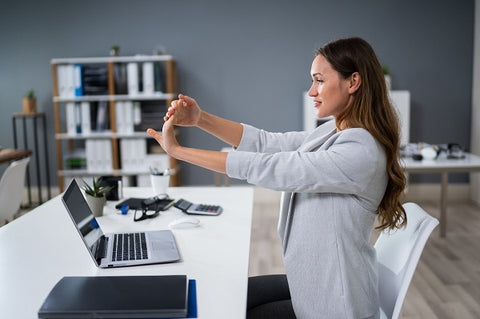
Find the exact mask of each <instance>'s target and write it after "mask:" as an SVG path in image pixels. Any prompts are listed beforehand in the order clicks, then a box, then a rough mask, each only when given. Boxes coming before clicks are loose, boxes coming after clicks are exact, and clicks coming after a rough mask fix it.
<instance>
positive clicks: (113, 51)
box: [110, 44, 120, 56]
mask: <svg viewBox="0 0 480 319" xmlns="http://www.w3.org/2000/svg"><path fill="white" fill-rule="evenodd" d="M119 53H120V46H119V45H118V44H113V45H112V46H111V47H110V55H111V56H118V54H119Z"/></svg>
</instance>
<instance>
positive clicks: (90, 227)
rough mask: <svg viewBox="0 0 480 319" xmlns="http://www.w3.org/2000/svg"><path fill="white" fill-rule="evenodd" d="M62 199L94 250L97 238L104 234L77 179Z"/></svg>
mask: <svg viewBox="0 0 480 319" xmlns="http://www.w3.org/2000/svg"><path fill="white" fill-rule="evenodd" d="M62 200H63V203H64V204H65V207H66V208H67V211H68V213H69V214H70V216H71V218H72V220H73V222H74V224H75V226H76V227H77V229H78V231H79V233H80V234H81V235H82V238H83V240H84V241H85V243H86V244H87V246H88V248H89V249H90V250H92V248H93V246H94V244H95V243H96V242H97V240H98V239H99V238H100V237H102V236H103V232H102V230H101V229H100V227H99V226H98V223H97V221H96V220H95V217H94V216H93V213H92V211H91V210H90V207H89V206H88V204H87V201H86V200H85V198H84V197H83V194H82V191H81V190H80V187H78V184H77V182H76V181H75V180H73V181H72V182H71V183H70V185H69V186H68V188H67V190H66V191H65V193H64V195H63V196H62ZM92 253H94V252H92Z"/></svg>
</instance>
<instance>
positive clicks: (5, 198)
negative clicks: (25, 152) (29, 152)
mask: <svg viewBox="0 0 480 319" xmlns="http://www.w3.org/2000/svg"><path fill="white" fill-rule="evenodd" d="M29 161H30V157H27V158H23V159H21V160H18V161H14V162H11V163H10V165H8V167H7V168H6V169H5V172H4V173H3V175H2V179H0V226H2V225H3V224H4V223H5V221H7V222H8V221H11V219H13V217H14V216H15V214H16V213H17V212H18V209H19V208H20V203H21V201H22V195H23V188H24V186H25V172H26V171H27V165H28V162H29Z"/></svg>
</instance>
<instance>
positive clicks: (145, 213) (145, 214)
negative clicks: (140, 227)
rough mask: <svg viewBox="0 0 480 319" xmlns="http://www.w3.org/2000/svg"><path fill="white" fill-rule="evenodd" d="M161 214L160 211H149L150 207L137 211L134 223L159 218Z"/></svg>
mask: <svg viewBox="0 0 480 319" xmlns="http://www.w3.org/2000/svg"><path fill="white" fill-rule="evenodd" d="M159 213H160V210H154V211H153V210H148V207H145V208H142V209H141V210H138V209H136V210H135V213H134V214H133V221H134V222H139V221H141V220H144V219H147V218H153V217H157V216H158V214H159Z"/></svg>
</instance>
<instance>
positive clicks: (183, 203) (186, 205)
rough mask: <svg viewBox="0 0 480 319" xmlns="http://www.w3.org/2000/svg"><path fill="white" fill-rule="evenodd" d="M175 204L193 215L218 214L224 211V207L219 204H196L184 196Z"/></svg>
mask: <svg viewBox="0 0 480 319" xmlns="http://www.w3.org/2000/svg"><path fill="white" fill-rule="evenodd" d="M173 206H174V207H176V208H178V209H180V210H182V211H183V212H184V213H187V214H192V215H209V216H216V215H218V214H220V213H221V212H222V211H223V208H222V207H221V206H218V205H206V204H194V203H191V202H189V201H188V200H185V199H183V198H180V199H179V200H177V201H176V202H175V203H174V204H173Z"/></svg>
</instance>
